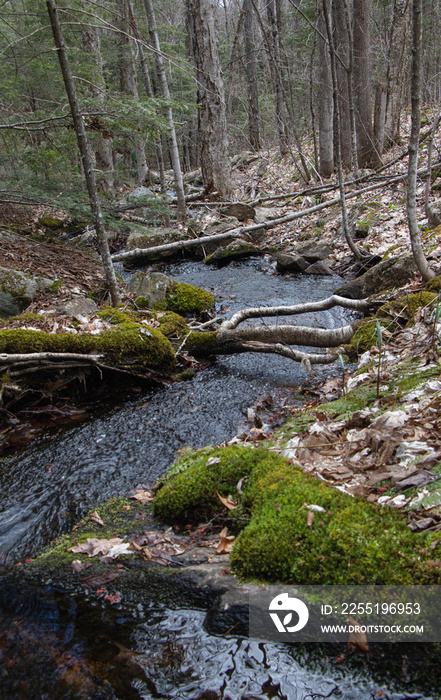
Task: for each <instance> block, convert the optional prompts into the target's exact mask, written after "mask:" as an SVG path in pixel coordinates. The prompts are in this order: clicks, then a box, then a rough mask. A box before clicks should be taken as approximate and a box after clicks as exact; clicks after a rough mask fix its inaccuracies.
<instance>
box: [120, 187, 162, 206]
mask: <svg viewBox="0 0 441 700" xmlns="http://www.w3.org/2000/svg"><path fill="white" fill-rule="evenodd" d="M152 197H155V193H154V192H152V190H149V188H148V187H136V188H135V189H134V190H133V191H132V192H129V193H128V194H126V196H125V197H123V198H122V199H121V200H120V201H119V202H118V205H119V206H120V207H124V208H128V209H130V205H131V204H133V205H134V206H135V207H138V206H141V205H142V203H143V202H142V200H143V199H152Z"/></svg>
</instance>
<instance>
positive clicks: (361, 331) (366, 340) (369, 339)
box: [343, 318, 394, 360]
mask: <svg viewBox="0 0 441 700" xmlns="http://www.w3.org/2000/svg"><path fill="white" fill-rule="evenodd" d="M381 326H382V327H383V328H387V329H389V328H392V327H393V326H394V321H392V320H387V319H382V321H381ZM354 328H355V332H354V335H353V336H352V338H351V342H350V343H348V344H347V345H344V346H343V347H344V351H345V353H346V354H347V356H348V357H349V359H350V360H356V359H357V357H358V356H359V355H362V354H363V353H364V352H366V350H370V349H371V347H372V346H373V345H375V344H376V342H377V321H376V319H375V318H368V319H363V320H361V321H357V323H355V324H354Z"/></svg>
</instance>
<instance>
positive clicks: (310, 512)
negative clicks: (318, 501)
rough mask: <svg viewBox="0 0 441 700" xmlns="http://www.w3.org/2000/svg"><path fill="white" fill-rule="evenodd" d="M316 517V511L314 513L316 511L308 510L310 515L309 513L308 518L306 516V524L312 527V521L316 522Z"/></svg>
mask: <svg viewBox="0 0 441 700" xmlns="http://www.w3.org/2000/svg"><path fill="white" fill-rule="evenodd" d="M314 518H315V513H314V511H313V510H308V515H307V518H306V524H307V526H308V527H311V526H312V523H313V522H314Z"/></svg>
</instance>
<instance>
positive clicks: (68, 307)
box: [57, 296, 98, 321]
mask: <svg viewBox="0 0 441 700" xmlns="http://www.w3.org/2000/svg"><path fill="white" fill-rule="evenodd" d="M57 311H58V313H61V314H66V316H72V317H73V318H75V319H76V320H77V321H81V320H82V319H83V318H84V316H91V315H92V314H96V312H97V311H98V306H97V305H96V304H95V302H94V300H93V299H89V297H83V296H76V297H74V298H73V299H71V300H70V301H68V302H66V303H65V304H63V305H62V306H57Z"/></svg>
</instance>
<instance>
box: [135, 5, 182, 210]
mask: <svg viewBox="0 0 441 700" xmlns="http://www.w3.org/2000/svg"><path fill="white" fill-rule="evenodd" d="M144 6H145V11H146V15H147V22H148V25H149V34H150V41H151V42H152V46H153V49H154V53H155V65H156V73H157V77H158V83H159V90H160V93H161V97H162V98H163V99H164V100H170V91H169V89H168V83H167V76H166V73H165V67H164V61H163V58H162V53H161V46H160V44H159V36H158V29H157V26H156V17H155V11H154V8H153V2H152V0H144ZM166 117H167V122H168V127H169V132H170V158H171V162H172V168H173V178H174V182H175V190H176V198H177V215H178V221H180V222H185V221H186V219H187V207H186V205H185V195H184V183H183V180H182V170H181V161H180V158H179V148H178V140H177V138H176V129H175V123H174V121H173V111H172V108H171V107H170V106H169V107H166Z"/></svg>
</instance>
